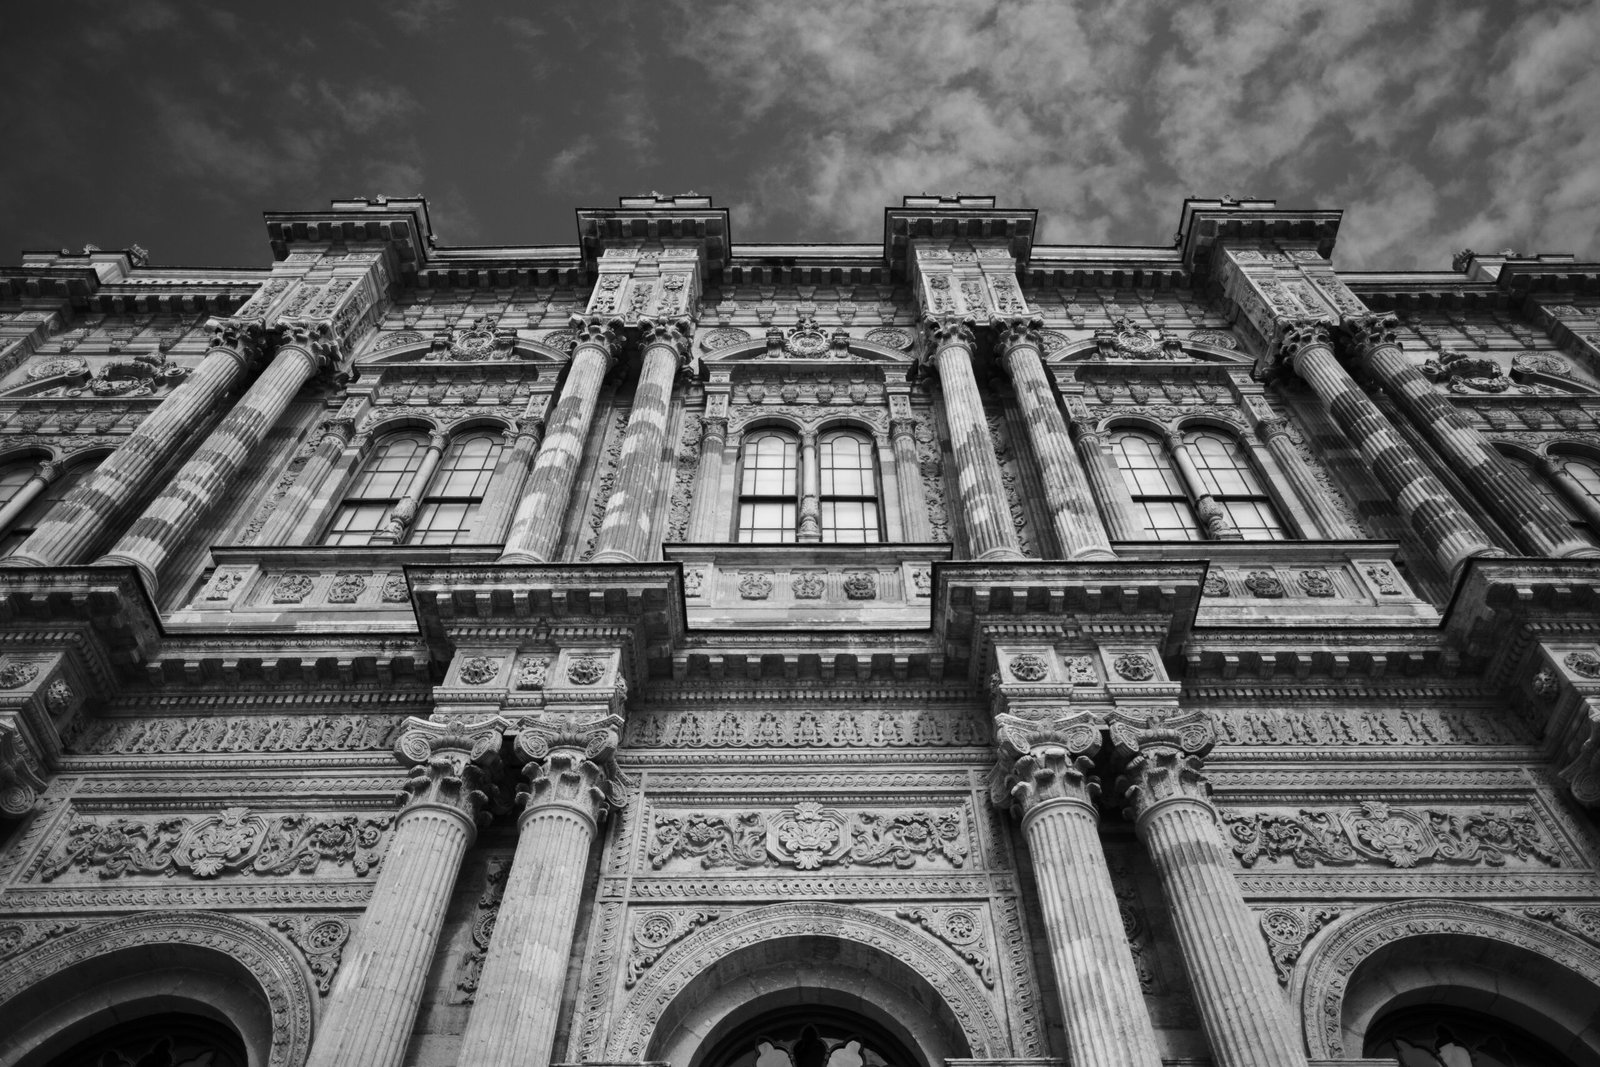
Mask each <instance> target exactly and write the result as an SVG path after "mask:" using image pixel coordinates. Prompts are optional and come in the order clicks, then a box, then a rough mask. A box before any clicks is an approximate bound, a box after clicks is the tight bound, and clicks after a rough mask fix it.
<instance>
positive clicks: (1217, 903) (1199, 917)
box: [1138, 797, 1305, 1067]
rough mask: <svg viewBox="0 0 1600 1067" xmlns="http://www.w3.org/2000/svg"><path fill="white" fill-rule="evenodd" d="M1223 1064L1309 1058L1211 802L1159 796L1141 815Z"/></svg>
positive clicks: (1276, 1063)
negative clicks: (1219, 837) (1225, 848)
mask: <svg viewBox="0 0 1600 1067" xmlns="http://www.w3.org/2000/svg"><path fill="white" fill-rule="evenodd" d="M1138 830H1139V836H1140V838H1142V839H1143V841H1144V843H1145V846H1146V848H1148V849H1149V852H1150V858H1151V859H1152V860H1153V861H1154V863H1155V867H1156V873H1157V875H1158V876H1159V877H1160V879H1161V887H1162V891H1163V892H1164V893H1165V895H1166V898H1167V907H1168V908H1169V910H1170V911H1171V913H1172V922H1173V926H1174V928H1175V929H1176V930H1177V934H1178V947H1179V949H1180V950H1181V951H1182V953H1183V962H1184V967H1185V968H1186V969H1187V971H1188V972H1189V982H1190V985H1192V986H1193V987H1194V997H1195V1001H1196V1002H1197V1003H1198V1005H1199V1008H1200V1016H1201V1019H1202V1020H1203V1022H1204V1024H1205V1030H1206V1037H1207V1038H1208V1039H1209V1040H1210V1043H1211V1052H1212V1055H1213V1056H1215V1057H1216V1061H1217V1065H1218V1067H1289V1065H1291V1064H1304V1063H1305V1050H1304V1049H1303V1048H1302V1047H1301V1043H1300V1042H1299V1041H1298V1040H1297V1038H1296V1036H1295V1032H1294V1028H1293V1026H1292V1025H1291V1024H1290V1021H1289V1017H1288V1013H1287V1011H1286V1010H1285V1007H1284V1003H1283V995H1282V993H1281V992H1280V991H1279V989H1278V984H1277V980H1276V978H1275V977H1274V976H1273V973H1272V968H1271V966H1270V965H1269V963H1268V959H1267V953H1266V950H1265V949H1264V948H1263V947H1262V943H1261V933H1260V931H1259V929H1258V928H1257V926H1256V923H1255V922H1254V921H1253V920H1252V918H1251V915H1250V909H1249V908H1248V907H1247V906H1246V905H1245V902H1244V897H1243V895H1242V894H1241V893H1240V892H1239V885H1238V883H1237V882H1236V881H1235V880H1234V876H1233V870H1232V864H1231V858H1230V857H1228V856H1227V855H1226V854H1225V853H1224V852H1223V850H1222V844H1221V842H1220V841H1218V840H1217V824H1216V820H1215V818H1214V815H1213V812H1212V810H1211V807H1210V805H1209V804H1207V803H1206V802H1204V801H1201V800H1196V799H1191V798H1187V797H1183V798H1175V799H1169V800H1162V801H1158V802H1157V803H1156V804H1154V805H1153V806H1151V807H1150V808H1149V810H1148V811H1147V812H1146V813H1145V815H1144V816H1143V817H1142V818H1140V820H1139V823H1138Z"/></svg>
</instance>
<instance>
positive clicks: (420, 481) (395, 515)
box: [371, 433, 444, 545]
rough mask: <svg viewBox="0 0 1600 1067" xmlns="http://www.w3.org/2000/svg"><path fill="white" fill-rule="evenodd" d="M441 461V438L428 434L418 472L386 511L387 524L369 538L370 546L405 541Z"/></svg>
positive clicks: (442, 456)
mask: <svg viewBox="0 0 1600 1067" xmlns="http://www.w3.org/2000/svg"><path fill="white" fill-rule="evenodd" d="M442 458H444V435H443V434H439V433H433V434H429V435H428V447H427V448H426V449H425V450H424V451H423V454H422V462H421V463H420V464H418V465H417V472H416V473H415V474H413V475H412V476H411V483H410V484H409V485H407V486H406V495H405V496H403V497H401V498H400V500H399V502H398V503H396V504H395V506H394V510H393V511H391V512H389V521H388V524H387V525H385V526H384V527H383V528H382V529H380V530H379V531H378V532H377V533H375V534H373V535H372V542H371V543H372V544H375V545H383V544H389V545H393V544H399V543H400V542H401V541H404V540H405V537H406V531H407V530H408V529H410V528H411V523H412V521H413V520H414V519H415V518H416V517H417V509H418V508H420V507H421V506H422V498H423V496H424V495H426V494H427V492H428V483H429V482H431V481H433V475H434V472H435V471H437V470H438V469H439V460H441V459H442Z"/></svg>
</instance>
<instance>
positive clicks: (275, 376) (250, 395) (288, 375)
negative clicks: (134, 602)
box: [97, 324, 338, 596]
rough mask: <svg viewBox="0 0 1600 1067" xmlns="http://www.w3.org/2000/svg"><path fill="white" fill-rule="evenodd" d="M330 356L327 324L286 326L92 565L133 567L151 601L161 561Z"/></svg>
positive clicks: (332, 347) (333, 348)
mask: <svg viewBox="0 0 1600 1067" xmlns="http://www.w3.org/2000/svg"><path fill="white" fill-rule="evenodd" d="M337 356H338V346H337V343H336V342H335V341H334V340H333V331H332V329H331V328H330V327H329V326H327V325H326V324H318V325H314V326H293V327H287V328H286V330H285V333H284V336H283V340H282V343H281V344H280V345H279V348H278V353H277V355H275V356H274V357H273V358H272V363H271V364H270V365H269V366H268V367H267V369H266V370H264V371H262V372H261V377H259V378H257V379H256V380H255V382H254V383H253V384H252V385H251V386H250V388H249V389H248V390H246V392H245V394H244V396H242V397H240V398H239V401H238V403H236V404H234V406H233V410H232V411H230V412H229V413H228V415H227V417H226V418H224V419H223V420H222V422H221V423H220V424H219V425H218V426H217V428H216V429H215V430H213V431H211V436H210V437H207V438H206V439H205V441H204V442H202V443H201V445H200V447H199V449H197V450H196V451H195V453H194V455H192V456H190V457H189V461H188V462H187V463H185V464H184V465H183V469H182V470H180V471H179V472H178V474H177V476H176V477H174V478H173V479H172V481H170V482H168V483H167V486H166V488H165V489H163V490H162V491H161V494H160V495H159V496H157V497H156V499H155V500H154V501H152V502H151V504H150V506H149V507H147V508H146V509H145V512H144V514H143V515H141V516H140V517H139V518H138V519H137V520H136V521H135V522H134V524H133V525H132V526H130V527H129V528H128V531H127V532H126V533H125V534H123V535H122V539H121V540H119V541H118V542H117V543H116V544H115V545H114V546H113V547H112V549H111V551H110V552H108V553H107V554H106V555H105V556H103V557H102V558H101V559H99V560H98V561H97V565H99V566H112V565H117V564H124V565H128V566H133V567H136V568H138V570H139V574H140V576H141V577H143V578H144V581H145V588H146V589H147V590H149V592H150V595H151V596H154V595H155V593H156V590H157V588H158V586H159V584H160V583H159V577H158V576H159V575H160V573H161V568H162V566H163V565H164V564H165V563H166V562H167V560H168V558H169V557H171V555H172V553H173V552H175V551H177V550H178V548H179V547H180V546H182V544H183V542H184V540H185V539H186V538H187V537H188V536H189V534H190V533H191V532H193V530H194V528H195V527H196V526H198V525H199V524H200V523H201V521H202V520H204V519H205V517H206V516H207V515H208V514H209V513H210V511H211V508H212V506H213V505H214V504H215V503H216V502H217V501H218V500H219V499H220V498H221V497H222V496H223V494H225V493H227V492H228V491H230V490H231V489H232V488H233V487H234V478H235V477H236V476H237V475H238V473H239V468H240V467H241V466H243V465H244V461H245V460H246V459H247V458H248V457H249V455H250V453H251V452H253V451H254V450H255V449H256V448H257V447H258V446H260V444H261V442H262V440H263V439H264V438H265V437H266V436H267V432H268V431H269V430H271V429H272V427H273V425H274V424H276V423H277V421H278V419H279V417H280V416H282V414H283V411H284V409H285V408H287V407H288V406H289V402H290V401H291V400H293V399H294V396H295V394H296V393H298V392H299V391H300V387H301V386H303V385H305V383H306V382H307V381H308V380H310V378H311V376H312V375H313V374H315V373H316V372H317V371H319V370H321V369H322V368H324V367H326V366H328V365H329V364H330V363H331V362H332V361H334V360H336V359H337ZM162 406H163V407H165V406H166V405H162Z"/></svg>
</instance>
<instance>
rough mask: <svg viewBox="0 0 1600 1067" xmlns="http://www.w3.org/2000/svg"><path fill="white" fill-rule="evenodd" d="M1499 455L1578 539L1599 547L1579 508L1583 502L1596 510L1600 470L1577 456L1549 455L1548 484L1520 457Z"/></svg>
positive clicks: (1599, 539) (1597, 535)
mask: <svg viewBox="0 0 1600 1067" xmlns="http://www.w3.org/2000/svg"><path fill="white" fill-rule="evenodd" d="M1502 455H1504V456H1505V459H1506V462H1508V463H1510V464H1511V465H1512V466H1513V467H1515V468H1516V469H1517V470H1518V471H1519V472H1520V473H1521V474H1522V476H1523V477H1524V478H1526V479H1527V480H1528V484H1529V485H1531V486H1533V487H1534V488H1535V489H1537V490H1538V491H1539V494H1540V495H1541V496H1543V497H1544V499H1545V502H1546V503H1547V504H1549V505H1550V509H1551V510H1552V511H1554V512H1555V513H1556V514H1558V515H1561V516H1562V517H1564V518H1565V519H1566V520H1567V523H1568V525H1570V526H1571V527H1572V529H1573V531H1574V532H1575V533H1576V534H1577V535H1578V536H1579V537H1580V538H1582V539H1583V540H1585V541H1587V542H1589V543H1590V544H1591V545H1600V532H1597V531H1596V529H1595V526H1594V524H1593V523H1591V522H1590V521H1589V519H1588V517H1587V516H1586V515H1584V513H1583V510H1582V508H1581V507H1580V505H1581V504H1582V503H1583V502H1584V501H1589V502H1593V504H1594V505H1595V507H1596V508H1600V468H1597V466H1596V464H1595V463H1594V461H1592V460H1589V459H1580V458H1579V457H1577V456H1560V455H1557V456H1551V457H1550V459H1549V464H1550V465H1549V467H1546V468H1544V469H1546V470H1549V471H1551V472H1552V474H1553V477H1554V481H1552V479H1551V478H1547V477H1545V476H1544V475H1543V474H1541V473H1540V472H1539V469H1538V468H1536V467H1535V466H1534V465H1533V464H1532V463H1529V462H1528V461H1527V460H1525V459H1523V458H1522V457H1521V456H1515V455H1511V454H1509V453H1502ZM1562 483H1564V484H1562ZM1569 494H1576V495H1577V496H1578V497H1579V499H1578V500H1574V499H1572V497H1571V496H1569Z"/></svg>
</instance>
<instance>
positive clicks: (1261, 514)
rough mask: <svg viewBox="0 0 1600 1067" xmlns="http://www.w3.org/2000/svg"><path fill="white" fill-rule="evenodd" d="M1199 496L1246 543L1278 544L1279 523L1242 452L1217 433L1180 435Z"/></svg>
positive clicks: (1270, 501) (1282, 535)
mask: <svg viewBox="0 0 1600 1067" xmlns="http://www.w3.org/2000/svg"><path fill="white" fill-rule="evenodd" d="M1183 443H1184V445H1185V446H1187V449H1188V452H1189V456H1190V459H1192V460H1193V462H1194V467H1195V472H1196V473H1197V474H1199V476H1200V487H1201V492H1202V493H1204V494H1207V495H1209V496H1210V497H1211V498H1212V499H1213V500H1215V501H1216V502H1217V503H1218V504H1219V505H1220V506H1221V507H1222V510H1223V511H1224V512H1226V513H1227V515H1228V518H1229V519H1230V520H1231V521H1232V522H1233V525H1234V527H1235V528H1236V529H1237V530H1238V531H1239V533H1240V535H1241V536H1242V537H1243V538H1244V539H1245V540H1246V541H1281V540H1283V538H1284V532H1283V523H1282V521H1281V520H1279V518H1278V512H1277V509H1276V508H1274V507H1273V506H1272V497H1271V496H1270V495H1268V493H1267V488H1266V486H1264V485H1262V484H1261V479H1260V478H1258V477H1257V476H1256V472H1255V468H1254V467H1253V466H1252V465H1251V463H1250V459H1249V457H1248V456H1246V455H1245V453H1244V449H1243V448H1241V447H1240V445H1239V442H1238V441H1237V440H1235V439H1234V438H1233V437H1231V436H1228V435H1226V434H1223V433H1220V432H1219V431H1217V430H1192V431H1190V432H1189V433H1186V434H1184V436H1183Z"/></svg>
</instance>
